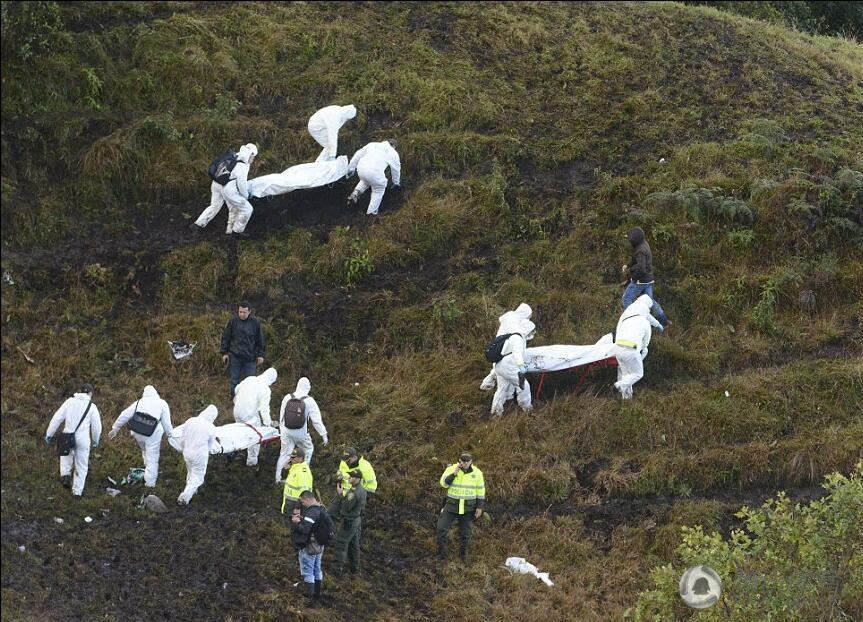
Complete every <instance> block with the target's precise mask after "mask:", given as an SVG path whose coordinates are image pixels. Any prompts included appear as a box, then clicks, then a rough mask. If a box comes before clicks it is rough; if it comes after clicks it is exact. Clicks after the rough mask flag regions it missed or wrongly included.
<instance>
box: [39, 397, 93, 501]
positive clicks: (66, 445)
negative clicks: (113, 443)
mask: <svg viewBox="0 0 863 622" xmlns="http://www.w3.org/2000/svg"><path fill="white" fill-rule="evenodd" d="M61 428H62V429H61ZM57 432H60V440H58V441H57V444H58V452H57V453H58V454H59V456H60V482H61V483H62V484H63V486H64V487H66V488H69V487H70V486H71V487H72V495H73V496H74V497H75V498H80V497H81V495H83V494H84V482H86V481H87V470H88V468H89V464H90V448H91V446H92V447H93V448H96V447H98V446H99V437H100V436H101V435H102V419H101V417H100V416H99V409H98V408H96V405H95V404H94V403H93V387H92V385H89V384H87V383H86V382H85V383H84V384H82V385H81V388H80V389H79V390H78V392H77V393H75V394H74V395H73V396H72V397H70V398H69V399H67V400H66V401H65V402H63V405H62V406H60V408H58V409H57V412H55V413H54V416H53V417H51V423H49V424H48V430H47V431H46V432H45V442H46V443H50V442H51V441H52V440H54V436H55V435H56V434H57ZM61 445H62V446H61ZM73 467H74V478H73V477H72V475H73Z"/></svg>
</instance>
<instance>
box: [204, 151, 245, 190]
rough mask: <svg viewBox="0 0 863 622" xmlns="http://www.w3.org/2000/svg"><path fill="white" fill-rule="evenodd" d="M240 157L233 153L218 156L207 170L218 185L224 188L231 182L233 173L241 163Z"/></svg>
mask: <svg viewBox="0 0 863 622" xmlns="http://www.w3.org/2000/svg"><path fill="white" fill-rule="evenodd" d="M239 161H240V160H239V156H238V155H237V154H236V153H234V152H233V151H228V152H227V153H223V154H221V155H217V156H216V157H215V159H214V160H213V161H212V162H211V163H210V166H209V167H208V168H207V173H209V175H210V179H212V180H213V181H214V182H216V183H217V184H221V185H222V186H224V185H225V184H227V183H228V182H229V181H231V171H233V170H234V167H235V166H236V165H237V162H239Z"/></svg>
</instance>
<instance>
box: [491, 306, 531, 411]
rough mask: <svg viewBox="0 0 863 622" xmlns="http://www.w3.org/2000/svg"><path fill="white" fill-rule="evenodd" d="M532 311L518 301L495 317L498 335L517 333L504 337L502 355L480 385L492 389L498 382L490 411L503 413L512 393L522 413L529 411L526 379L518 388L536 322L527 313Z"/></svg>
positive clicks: (524, 369) (528, 391) (529, 401)
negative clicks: (525, 354) (517, 303)
mask: <svg viewBox="0 0 863 622" xmlns="http://www.w3.org/2000/svg"><path fill="white" fill-rule="evenodd" d="M532 314H533V311H532V310H531V308H530V306H529V305H527V304H525V303H521V304H520V305H518V308H517V309H516V310H515V311H507V312H506V313H504V314H503V315H501V316H500V318H498V320H499V321H500V324H499V326H498V329H497V335H498V336H500V335H506V334H507V333H516V334H514V335H512V336H511V337H510V338H509V339H507V340H506V343H504V345H503V350H502V351H501V354H503V355H504V356H503V358H502V359H501V360H500V361H498V362H497V363H495V364H494V365H493V366H492V370H491V373H489V375H488V376H486V378H485V379H484V380H483V381H482V384H481V385H480V388H482V389H491V388H493V387H494V386H495V385H497V390H496V391H495V393H494V397H493V398H492V401H491V414H493V415H502V414H503V408H504V406H505V405H506V403H507V402H508V401H509V400H510V399H511V398H512V394H513V392H514V393H515V394H516V399H517V400H518V405H519V406H520V407H521V409H522V410H523V411H525V412H527V411H529V410H530V409H531V408H532V406H531V398H530V383H529V382H528V381H527V380H525V381H524V388H522V389H519V388H518V373H519V371H521V372H524V371H526V367H525V361H524V350H525V347H526V345H527V341H528V340H530V339H533V335H534V333H535V332H536V325H535V324H534V323H533V322H531V321H530V316H531V315H532Z"/></svg>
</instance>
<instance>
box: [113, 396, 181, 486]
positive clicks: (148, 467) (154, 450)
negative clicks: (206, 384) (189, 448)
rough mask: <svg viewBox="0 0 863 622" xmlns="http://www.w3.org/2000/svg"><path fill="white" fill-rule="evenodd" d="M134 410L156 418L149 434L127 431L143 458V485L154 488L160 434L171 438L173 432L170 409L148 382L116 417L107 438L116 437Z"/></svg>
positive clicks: (157, 472)
mask: <svg viewBox="0 0 863 622" xmlns="http://www.w3.org/2000/svg"><path fill="white" fill-rule="evenodd" d="M136 412H139V413H144V414H146V415H150V416H151V417H153V418H155V419H157V420H158V423H157V424H156V427H155V429H154V430H153V433H152V434H151V435H150V436H144V435H143V434H138V433H137V432H134V431H130V432H129V433H130V434H131V435H132V438H134V439H135V442H136V443H138V447H139V448H140V449H141V457H142V458H143V459H144V486H146V487H147V488H155V486H156V480H157V479H158V478H159V453H160V452H161V449H162V436H163V435H164V434H167V435H168V438H171V436H172V435H173V434H174V426H173V425H171V409H170V408H169V407H168V402H166V401H165V400H163V399H162V398H161V397H159V394H158V393H157V392H156V389H155V388H154V387H153V386H151V385H149V384H148V385H147V386H146V387H144V391H143V392H142V393H141V398H140V399H138V400H136V401H135V402H132V403H131V404H129V406H127V407H126V409H125V410H124V411H123V412H121V413H120V416H119V417H117V420H116V421H115V422H114V425H112V426H111V431H110V432H109V433H108V438H111V439H113V438H116V437H117V434H119V433H120V428H122V427H123V426H124V425H126V423H128V421H129V419H131V418H132V416H133V415H134V414H135V413H136Z"/></svg>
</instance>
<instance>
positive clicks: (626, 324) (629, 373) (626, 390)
mask: <svg viewBox="0 0 863 622" xmlns="http://www.w3.org/2000/svg"><path fill="white" fill-rule="evenodd" d="M652 306H653V300H651V298H650V296H648V295H647V294H643V295H641V296H639V297H638V298H636V299H635V302H633V303H632V304H631V305H629V306H628V307H626V309H624V311H623V313H622V314H621V316H620V320H618V322H617V329H616V330H615V332H614V334H615V338H614V356H615V357H616V358H617V382H615V383H614V388H615V389H617V390H618V391H620V396H621V397H622V398H623V399H625V400H628V399H632V385H634V384H635V383H636V382H638V381H639V380H641V378H642V376H644V363H643V361H644V359H645V357H646V356H647V346H648V345H650V335H651V326H652V327H654V328H656V329H657V330H659V332H662V331H663V327H662V324H660V322H659V320H657V319H656V318H655V317H653V316H652V315H650V308H651V307H652Z"/></svg>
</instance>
